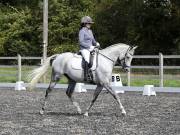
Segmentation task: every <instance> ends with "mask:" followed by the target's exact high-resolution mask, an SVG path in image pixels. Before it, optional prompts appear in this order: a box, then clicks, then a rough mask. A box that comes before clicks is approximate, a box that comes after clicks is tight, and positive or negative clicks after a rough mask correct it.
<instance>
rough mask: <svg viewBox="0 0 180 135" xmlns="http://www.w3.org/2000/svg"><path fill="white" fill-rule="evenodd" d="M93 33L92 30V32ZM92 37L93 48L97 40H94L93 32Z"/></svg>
mask: <svg viewBox="0 0 180 135" xmlns="http://www.w3.org/2000/svg"><path fill="white" fill-rule="evenodd" d="M90 31H91V30H90ZM91 35H92V44H93V46H96V43H97V42H96V40H95V38H94V35H93V33H92V31H91Z"/></svg>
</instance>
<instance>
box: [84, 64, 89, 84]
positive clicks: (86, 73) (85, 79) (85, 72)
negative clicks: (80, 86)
mask: <svg viewBox="0 0 180 135" xmlns="http://www.w3.org/2000/svg"><path fill="white" fill-rule="evenodd" d="M88 70H89V67H88V62H87V61H85V64H84V81H85V82H86V81H88Z"/></svg>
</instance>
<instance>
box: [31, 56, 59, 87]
mask: <svg viewBox="0 0 180 135" xmlns="http://www.w3.org/2000/svg"><path fill="white" fill-rule="evenodd" d="M57 55H58V54H55V55H52V56H50V57H48V58H47V59H46V61H45V62H44V64H43V65H42V66H41V67H39V68H37V69H34V70H33V71H32V72H31V73H30V74H29V75H28V80H29V81H30V84H29V88H30V90H31V89H33V88H34V87H35V85H36V83H37V82H38V80H39V79H40V78H41V77H42V76H43V75H44V74H45V73H46V72H47V71H48V68H49V67H50V61H51V59H52V58H54V57H56V56H57Z"/></svg>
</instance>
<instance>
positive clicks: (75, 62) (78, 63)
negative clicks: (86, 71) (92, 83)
mask: <svg viewBox="0 0 180 135" xmlns="http://www.w3.org/2000/svg"><path fill="white" fill-rule="evenodd" d="M96 64H97V63H96V54H95V56H94V60H93V65H92V67H91V70H95V69H96ZM71 67H72V68H73V69H76V70H83V67H82V56H81V55H77V54H75V55H74V57H73V58H72V60H71Z"/></svg>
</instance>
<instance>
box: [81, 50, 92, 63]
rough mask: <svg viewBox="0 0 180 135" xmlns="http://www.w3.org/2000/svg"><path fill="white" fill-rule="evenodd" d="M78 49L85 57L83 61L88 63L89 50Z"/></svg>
mask: <svg viewBox="0 0 180 135" xmlns="http://www.w3.org/2000/svg"><path fill="white" fill-rule="evenodd" d="M80 51H81V54H82V56H83V58H84V59H85V61H87V62H88V63H89V57H90V51H89V50H87V49H82V50H80Z"/></svg>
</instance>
